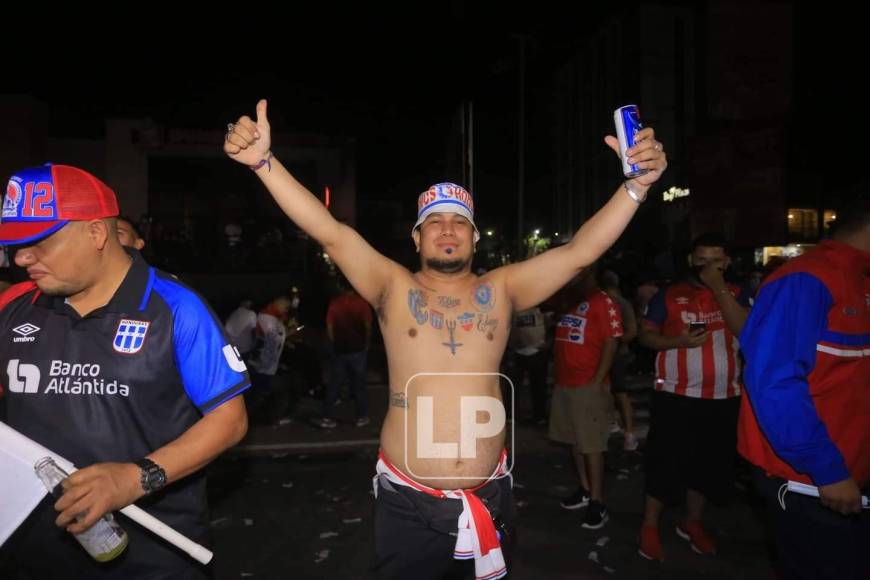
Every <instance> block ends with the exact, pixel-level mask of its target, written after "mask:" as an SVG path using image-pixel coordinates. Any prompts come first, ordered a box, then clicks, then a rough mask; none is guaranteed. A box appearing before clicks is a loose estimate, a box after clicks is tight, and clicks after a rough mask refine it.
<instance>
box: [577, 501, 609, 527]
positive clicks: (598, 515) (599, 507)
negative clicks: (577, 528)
mask: <svg viewBox="0 0 870 580" xmlns="http://www.w3.org/2000/svg"><path fill="white" fill-rule="evenodd" d="M609 519H610V516H609V515H607V508H606V507H604V504H603V503H601V502H600V501H590V502H589V507H588V508H586V516H584V518H583V527H584V528H586V529H587V530H597V529H598V528H601V527H603V526H604V524H606V523H607V520H609Z"/></svg>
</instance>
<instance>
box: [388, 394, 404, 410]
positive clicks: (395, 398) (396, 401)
mask: <svg viewBox="0 0 870 580" xmlns="http://www.w3.org/2000/svg"><path fill="white" fill-rule="evenodd" d="M390 405H391V406H393V407H401V408H402V409H407V408H408V400H407V399H406V398H405V393H390Z"/></svg>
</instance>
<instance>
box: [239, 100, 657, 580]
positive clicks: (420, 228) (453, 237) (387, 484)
mask: <svg viewBox="0 0 870 580" xmlns="http://www.w3.org/2000/svg"><path fill="white" fill-rule="evenodd" d="M636 138H637V139H638V140H639V143H638V144H637V145H636V146H635V147H634V148H633V149H629V151H628V154H629V155H630V156H631V158H632V159H631V160H630V161H631V162H632V163H638V164H639V165H640V167H642V168H645V169H649V170H650V171H649V172H648V173H646V174H644V175H642V176H640V177H637V178H634V179H631V180H629V181H628V182H626V183H624V184H623V185H620V187H619V188H618V189H617V191H616V192H615V193H614V195H613V197H612V198H611V199H610V201H609V202H608V203H607V204H606V205H605V206H604V207H603V208H602V209H601V210H600V211H599V212H598V213H597V214H595V215H594V216H593V217H592V218H591V219H589V220H588V221H587V222H586V223H585V224H584V225H583V226H582V227H581V228H580V230H579V231H578V232H577V233H576V234H575V235H574V237H573V238H572V240H571V242H570V243H568V244H566V245H564V246H561V247H558V248H555V249H553V250H550V251H548V252H544V253H543V254H541V255H539V256H536V257H535V258H532V259H530V260H526V261H524V262H519V263H516V264H511V265H509V266H505V267H503V268H498V269H496V270H492V271H490V272H488V273H486V274H485V275H484V276H480V277H479V276H477V275H475V274H474V273H473V272H472V271H471V260H472V256H473V254H474V250H475V243H476V242H477V240H478V238H479V232H478V231H477V227H476V226H475V224H474V207H473V200H472V198H471V196H470V195H469V194H468V192H466V191H465V190H464V189H463V188H461V187H459V186H457V185H454V184H448V183H444V184H438V185H434V186H432V187H431V188H430V189H429V190H428V191H425V192H423V193H422V194H421V195H420V197H419V199H418V219H417V223H416V224H415V226H414V228H413V231H412V233H411V236H412V238H413V240H414V245H415V246H416V247H417V251H418V253H419V254H420V262H421V265H420V271H418V272H415V273H412V272H410V271H408V270H406V269H405V268H404V267H402V266H400V265H399V264H397V263H395V262H393V261H392V260H390V259H389V258H387V257H385V256H383V255H381V254H379V253H378V252H377V251H375V250H374V249H373V248H372V247H371V246H370V245H369V244H368V243H367V242H366V241H365V240H364V239H363V238H362V237H361V236H360V235H359V234H358V233H357V232H356V231H354V230H353V229H352V228H350V227H349V226H347V225H344V224H342V223H340V222H338V221H337V220H335V219H334V218H333V217H332V215H331V214H330V213H329V210H328V209H327V208H326V207H324V205H323V204H322V203H321V202H320V201H319V200H318V199H317V198H316V197H315V196H314V195H312V194H311V193H310V192H309V191H308V190H306V189H305V188H304V187H303V186H302V185H301V184H300V183H299V182H298V181H296V179H294V178H293V176H292V175H290V173H289V172H288V171H287V170H286V169H285V168H284V166H283V165H282V164H281V162H280V161H279V160H278V159H277V158H275V157H274V155H273V154H272V152H271V150H270V146H271V131H270V127H269V122H268V119H267V113H266V101H265V100H261V101H260V102H259V103H258V104H257V115H256V120H252V119H250V118H249V117H247V116H243V117H241V118H240V119H239V120H238V122H236V123H234V124H231V125H230V126H229V127H228V132H227V135H226V139H225V143H224V151H225V152H226V153H227V155H228V156H229V157H230V158H232V159H234V160H235V161H238V162H239V163H243V164H245V165H247V166H248V167H250V168H251V169H252V170H253V171H254V172H255V173H256V174H257V176H258V177H259V178H260V179H261V180H262V182H263V184H264V185H265V186H266V188H267V189H268V190H269V192H270V193H271V194H272V196H273V197H274V198H275V201H277V202H278V205H279V206H280V207H281V208H282V209H283V210H284V212H285V213H286V214H287V215H288V216H289V217H290V219H292V220H293V221H294V222H295V223H296V224H297V225H298V226H299V227H300V228H302V229H303V230H304V231H305V232H306V233H308V234H309V235H310V236H311V237H313V238H314V239H315V240H317V241H318V242H319V243H320V244H321V245H322V246H323V247H324V250H325V251H326V252H327V253H328V254H329V256H330V258H331V259H332V260H333V261H334V262H335V263H336V265H338V267H339V268H340V269H341V271H342V273H344V275H345V276H346V277H347V279H348V280H349V281H350V283H351V284H352V285H353V286H354V288H356V290H357V291H358V292H359V294H360V295H361V296H362V297H363V298H365V299H366V301H368V302H369V303H370V304H371V305H372V306H373V307H374V309H375V311H376V313H377V317H378V324H379V325H380V328H381V333H382V334H383V337H384V343H385V346H386V351H387V359H388V364H389V377H390V379H389V382H390V406H389V411H388V413H387V416H386V419H385V420H384V426H383V429H382V431H381V457H380V460H379V462H378V474H379V476H378V477H377V478H376V491H377V492H378V493H377V498H378V499H377V507H376V515H375V520H376V521H375V549H376V553H377V563H376V570H377V572H378V574H379V577H381V578H441V577H444V576H445V575H448V574H449V575H454V574H456V573H457V572H458V573H460V574H463V573H466V572H471V573H472V574H474V575H476V576H477V578H487V579H494V578H501V577H503V576H504V575H505V574H506V573H507V572H506V566H505V563H504V554H503V553H502V550H501V546H502V545H505V548H506V550H505V551H507V549H508V548H509V547H510V544H511V541H510V540H511V536H512V529H511V525H510V521H509V520H510V519H511V515H512V510H513V508H512V504H511V497H510V486H509V484H508V479H507V478H501V477H499V476H501V475H503V474H504V472H505V465H504V464H505V461H504V457H505V456H504V453H503V449H504V441H505V431H504V428H503V425H501V428H500V429H498V432H497V433H494V434H493V433H488V435H490V436H489V437H488V438H481V439H479V440H477V439H475V440H472V441H473V443H474V445H473V448H472V449H471V450H470V452H469V449H468V448H467V446H463V447H462V453H460V452H458V451H457V449H458V448H459V447H460V445H459V444H458V443H445V442H459V441H463V439H462V435H463V434H462V432H461V430H462V427H461V426H462V421H461V409H462V406H463V405H464V404H466V403H467V402H468V401H472V400H473V401H481V400H496V401H500V400H501V394H500V389H499V377H498V375H497V373H498V369H499V363H500V361H501V358H502V354H503V353H504V349H505V345H506V343H507V338H508V332H509V330H510V326H511V325H510V320H511V316H512V314H513V312H515V311H520V310H525V309H528V308H531V307H533V306H535V305H537V304H539V303H540V302H542V301H543V300H545V299H546V298H548V297H549V296H550V295H552V294H553V293H555V292H556V291H557V290H558V289H559V288H561V287H562V286H564V285H565V284H566V283H567V282H568V281H569V280H571V278H573V277H574V276H576V275H577V273H578V272H580V270H582V269H583V268H584V267H586V266H587V265H589V264H591V263H593V262H594V261H595V260H596V259H597V258H598V257H599V256H601V254H603V253H604V252H605V251H606V250H607V249H608V248H609V247H610V246H611V245H612V244H613V243H614V242H615V241H616V239H617V238H618V237H619V235H620V234H621V233H622V231H623V230H624V229H625V227H626V225H627V224H628V222H629V221H630V220H631V218H632V216H633V215H634V213H635V211H637V208H638V205H639V203H640V202H641V201H642V200H643V199H644V198H645V197H646V193H647V190H648V189H649V187H650V186H651V185H652V184H653V183H654V182H655V181H657V180H658V179H659V177H660V176H661V174H662V172H663V171H664V170H665V167H666V166H667V162H666V157H665V154H664V152H663V151H662V145H661V143H659V142H658V141H656V140H655V138H654V133H653V130H652V129H650V128H646V129H643V130H642V131H641V132H640V133H638V135H637V137H636ZM605 142H606V143H607V145H608V146H610V148H611V149H613V150H614V151H615V152H617V155H618V144H617V140H616V138H614V137H612V136H608V137H606V138H605ZM420 373H433V374H429V375H426V374H423V375H421V374H420ZM434 373H451V374H450V375H436V374H434ZM462 373H469V374H465V375H463V374H462ZM471 397H479V398H478V399H471ZM484 397H490V398H491V399H483V398H484ZM502 412H503V409H502ZM486 414H487V413H483V414H481V413H475V420H476V421H477V423H478V426H480V425H481V422H480V417H481V415H486ZM498 414H499V413H497V412H490V413H489V419H490V424H492V423H493V422H494V421H493V419H494V416H495V415H498ZM496 418H497V417H496ZM483 424H484V425H485V423H483ZM451 445H452V447H451ZM451 556H452V557H451ZM471 559H474V570H473V571H472V570H471V566H470V562H469V560H471ZM457 560H458V562H457ZM463 560H465V561H463ZM471 577H474V576H471Z"/></svg>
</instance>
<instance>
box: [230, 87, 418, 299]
mask: <svg viewBox="0 0 870 580" xmlns="http://www.w3.org/2000/svg"><path fill="white" fill-rule="evenodd" d="M266 106H267V104H266V101H265V99H264V100H261V101H260V102H259V103H257V120H256V122H255V121H253V120H252V119H251V118H250V117H247V116H242V117H241V118H239V120H238V122H236V123H234V124H232V125H231V127H229V130H228V131H227V136H226V140H225V142H224V151H225V152H226V154H227V155H228V156H229V157H230V159H233V160H235V161H238V162H239V163H242V164H244V165H247V166H248V167H250V168H251V169H253V170H254V172H255V173H256V174H257V177H259V178H260V180H261V181H262V182H263V184H264V185H265V186H266V189H268V190H269V193H270V194H272V197H273V198H274V199H275V201H276V202H278V205H279V206H280V207H281V209H282V210H284V213H285V214H287V216H288V217H289V218H290V219H291V220H293V222H294V223H295V224H296V225H297V226H299V227H300V228H301V229H302V230H303V231H304V232H305V233H307V234H308V235H310V236H311V237H312V238H314V239H315V240H317V241H318V242H319V243H320V244H321V245H322V246H323V248H324V250H326V252H327V254H329V257H330V258H331V259H332V260H333V261H334V262H335V263H336V265H337V266H338V267H339V268H340V269H341V271H342V272H343V273H344V275H345V276H346V277H347V279H348V280H349V281H350V283H351V284H352V285H353V287H354V288H356V289H357V291H358V292H359V293H360V295H361V296H362V297H363V298H364V299H365V300H366V301H368V302H369V303H370V304H372V305H377V304H378V303H379V302H380V299H381V297H382V296H383V295H384V293H385V291H386V288H387V285H388V283H389V281H390V280H391V279H392V278H393V277H394V274H395V272H396V271H397V270H399V269H400V268H401V267H400V266H399V265H398V264H396V263H395V262H393V261H392V260H389V259H388V258H386V257H385V256H383V255H382V254H380V253H379V252H377V251H376V250H375V249H374V248H372V247H371V246H370V245H369V244H368V243H367V242H366V241H365V240H364V239H363V238H362V236H360V235H359V234H358V233H357V232H356V231H355V230H354V229H353V228H351V227H350V226H347V225H345V224H342V223H341V222H339V221H338V220H336V219H335V218H334V217H332V214H331V213H329V210H328V209H326V206H324V205H323V204H322V203H321V202H320V200H319V199H317V197H315V196H314V195H313V194H312V193H311V192H310V191H308V190H307V189H306V188H305V187H304V186H303V185H302V184H301V183H299V182H298V181H297V180H296V179H295V178H294V177H293V176H292V175H290V172H288V171H287V169H286V168H285V167H284V165H283V164H282V163H281V162H280V161H279V160H278V159H277V158H276V157H275V156H274V155H273V154H272V151H271V144H272V135H271V128H270V126H269V120H268V117H267V114H266Z"/></svg>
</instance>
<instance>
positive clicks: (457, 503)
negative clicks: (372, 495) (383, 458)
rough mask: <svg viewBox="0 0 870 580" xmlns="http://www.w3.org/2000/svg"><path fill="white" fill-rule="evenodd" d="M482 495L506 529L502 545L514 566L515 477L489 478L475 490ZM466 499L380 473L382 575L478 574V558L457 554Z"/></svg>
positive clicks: (420, 578) (418, 578) (418, 579)
mask: <svg viewBox="0 0 870 580" xmlns="http://www.w3.org/2000/svg"><path fill="white" fill-rule="evenodd" d="M474 493H475V495H477V497H479V498H480V499H481V501H483V503H484V505H486V507H487V509H488V510H489V513H490V515H492V518H493V521H494V522H495V529H496V530H497V531H499V532H500V534H501V549H502V553H503V554H504V558H505V562H506V563H507V565H508V570H510V554H511V551H512V549H513V547H514V545H515V544H516V531H515V529H514V520H515V518H516V513H515V510H514V505H513V495H512V492H511V485H510V478H509V477H503V478H501V479H496V480H493V481H490V482H489V483H487V484H486V485H484V486H483V487H482V488H480V489H479V490H477V491H476V492H474ZM461 512H462V501H461V500H458V499H441V498H437V497H432V496H430V495H427V494H425V493H422V492H419V491H416V490H414V489H411V488H409V487H405V486H401V485H395V484H393V483H390V482H389V481H388V480H387V479H386V478H385V477H384V476H380V477H379V479H378V498H377V500H376V504H375V557H376V561H375V565H374V572H375V573H376V574H377V577H378V578H381V579H386V578H390V579H393V578H395V579H405V578H414V579H415V580H427V579H432V580H435V579H440V578H472V579H473V578H474V560H454V559H453V550H454V548H455V547H456V529H457V521H458V518H459V514H460V513H461Z"/></svg>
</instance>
